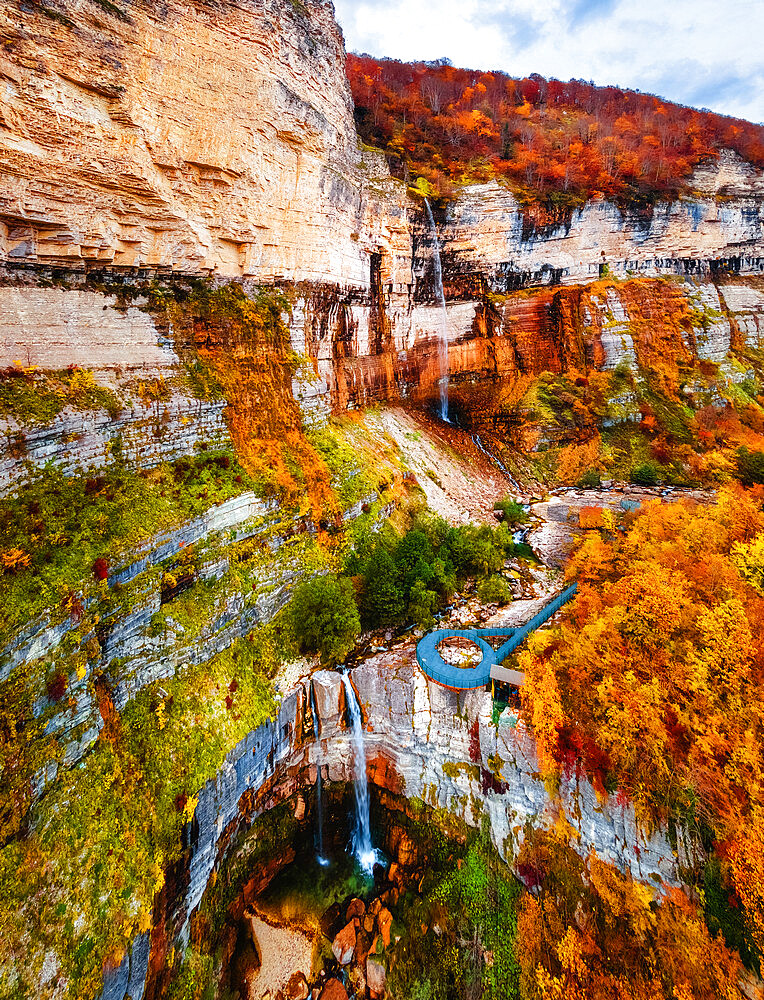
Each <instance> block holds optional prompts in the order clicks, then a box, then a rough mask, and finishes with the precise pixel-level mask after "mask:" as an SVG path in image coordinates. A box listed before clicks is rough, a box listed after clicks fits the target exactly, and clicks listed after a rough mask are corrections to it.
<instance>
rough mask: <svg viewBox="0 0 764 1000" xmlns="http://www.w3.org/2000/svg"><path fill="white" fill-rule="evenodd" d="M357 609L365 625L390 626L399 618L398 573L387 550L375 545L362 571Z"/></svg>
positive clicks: (401, 601) (401, 609)
mask: <svg viewBox="0 0 764 1000" xmlns="http://www.w3.org/2000/svg"><path fill="white" fill-rule="evenodd" d="M363 582H364V586H363V596H362V598H361V610H362V611H363V617H364V620H365V621H366V622H367V623H368V624H369V625H373V626H376V625H392V624H394V623H395V622H398V621H400V619H401V618H402V617H403V607H404V604H403V591H402V589H401V586H400V574H399V572H398V568H397V567H396V565H395V563H394V562H393V558H392V556H391V555H390V553H389V552H388V551H387V549H385V548H383V547H382V546H381V545H380V546H377V548H376V549H374V551H373V552H372V554H371V557H370V558H369V561H368V562H367V563H366V567H365V569H364V573H363Z"/></svg>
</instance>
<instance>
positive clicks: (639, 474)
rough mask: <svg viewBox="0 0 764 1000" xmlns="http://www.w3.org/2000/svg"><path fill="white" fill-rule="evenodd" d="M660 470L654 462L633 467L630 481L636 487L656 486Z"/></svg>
mask: <svg viewBox="0 0 764 1000" xmlns="http://www.w3.org/2000/svg"><path fill="white" fill-rule="evenodd" d="M659 472H660V470H659V469H658V466H657V465H656V464H655V463H654V462H645V463H644V464H643V465H635V466H634V468H633V469H632V470H631V477H630V478H631V481H632V483H635V484H636V485H637V486H656V485H657V483H658V475H659Z"/></svg>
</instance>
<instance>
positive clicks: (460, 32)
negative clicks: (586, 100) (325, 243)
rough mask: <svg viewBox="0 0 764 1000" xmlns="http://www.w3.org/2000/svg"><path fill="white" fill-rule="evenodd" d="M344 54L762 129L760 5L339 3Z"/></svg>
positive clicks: (750, 0)
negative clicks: (587, 92)
mask: <svg viewBox="0 0 764 1000" xmlns="http://www.w3.org/2000/svg"><path fill="white" fill-rule="evenodd" d="M335 7H336V10H337V17H338V20H339V22H340V24H341V25H342V27H343V30H344V32H345V37H346V41H347V46H348V49H350V50H355V51H359V52H370V53H371V54H372V55H377V56H390V57H392V58H396V59H405V60H414V59H437V58H440V57H441V56H448V57H449V58H450V59H451V60H452V61H453V62H454V64H455V65H457V66H469V67H471V68H475V69H500V70H504V71H505V72H507V73H509V74H510V75H512V76H525V75H528V74H530V73H541V74H542V75H543V76H547V77H549V76H554V77H557V78H558V79H561V80H567V79H569V78H571V77H576V78H580V79H584V80H594V82H595V83H598V84H602V85H606V84H615V85H618V86H622V87H633V88H638V89H640V90H643V91H648V92H651V93H658V94H660V95H661V96H663V97H666V98H668V99H669V100H673V101H678V102H680V103H682V104H691V105H695V106H700V107H709V108H711V109H712V110H714V111H719V112H721V113H722V114H728V115H737V116H739V117H742V118H748V119H750V120H751V121H762V120H764V58H762V48H761V45H762V42H761V40H762V37H764V2H763V0H727V2H721V3H720V2H719V0H673V2H672V0H640V2H639V3H634V0H546V2H544V0H439V2H438V3H437V4H435V3H434V2H433V0H387V2H385V0H361V2H357V0H335Z"/></svg>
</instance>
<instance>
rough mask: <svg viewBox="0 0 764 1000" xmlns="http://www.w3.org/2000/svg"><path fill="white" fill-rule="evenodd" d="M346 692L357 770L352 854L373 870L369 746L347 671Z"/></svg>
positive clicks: (359, 707)
mask: <svg viewBox="0 0 764 1000" xmlns="http://www.w3.org/2000/svg"><path fill="white" fill-rule="evenodd" d="M342 683H343V685H344V687H345V695H346V696H347V703H348V711H349V713H350V723H351V726H352V735H353V767H354V771H355V823H354V825H353V854H355V856H356V858H357V859H358V863H359V865H360V866H361V868H363V869H364V871H367V872H370V871H371V870H372V868H373V867H374V862H375V861H376V859H377V853H376V851H375V850H374V848H373V847H372V846H371V821H370V817H369V784H368V781H367V779H366V748H365V747H364V743H363V720H362V718H361V706H360V705H359V704H358V699H357V698H356V695H355V690H354V688H353V685H352V684H351V683H350V677H349V675H348V674H343V675H342Z"/></svg>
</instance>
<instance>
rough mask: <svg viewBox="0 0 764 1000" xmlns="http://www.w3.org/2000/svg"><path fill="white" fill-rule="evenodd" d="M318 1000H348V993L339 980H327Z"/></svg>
mask: <svg viewBox="0 0 764 1000" xmlns="http://www.w3.org/2000/svg"><path fill="white" fill-rule="evenodd" d="M319 1000H348V991H347V990H346V989H345V987H344V986H343V985H342V983H341V982H340V981H339V979H327V981H326V986H324V988H323V989H322V990H321V996H320V997H319Z"/></svg>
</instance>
